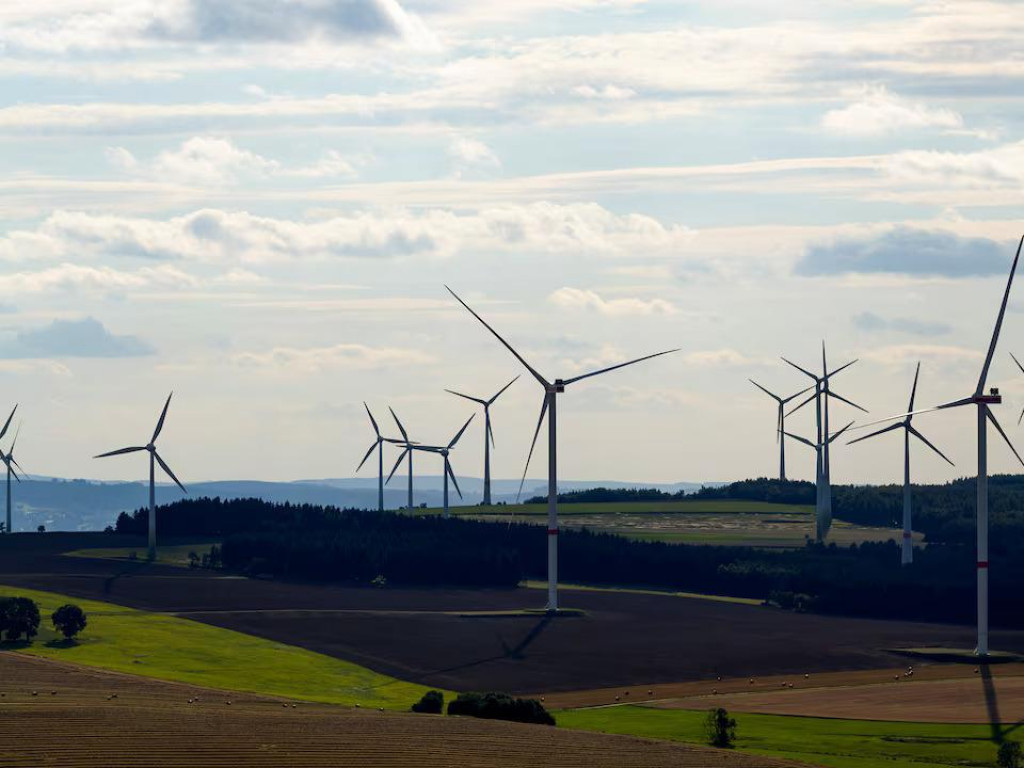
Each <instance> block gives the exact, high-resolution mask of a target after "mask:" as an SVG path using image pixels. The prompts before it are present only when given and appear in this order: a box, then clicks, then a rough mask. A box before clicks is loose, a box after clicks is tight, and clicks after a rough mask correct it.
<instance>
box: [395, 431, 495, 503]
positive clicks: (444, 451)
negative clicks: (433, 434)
mask: <svg viewBox="0 0 1024 768" xmlns="http://www.w3.org/2000/svg"><path fill="white" fill-rule="evenodd" d="M474 415H475V414H474ZM472 420H473V416H470V417H469V418H468V419H467V420H466V423H465V424H463V425H462V429H460V430H459V431H458V432H457V433H456V434H455V437H453V438H452V439H451V440H450V441H449V442H448V445H420V444H418V443H410V444H409V445H408V446H407V447H406V448H405V449H404V450H403V451H402V455H401V456H399V457H398V461H396V462H395V466H394V468H393V469H392V470H391V475H394V474H395V471H396V470H397V469H398V466H399V465H400V464H401V463H402V458H403V457H404V456H405V454H406V453H407V452H408V453H410V454H411V453H412V452H413V451H423V452H424V453H437V454H440V455H441V456H442V457H443V458H444V472H443V473H442V475H443V477H444V518H445V520H447V519H448V478H449V477H450V478H451V479H452V483H453V484H454V485H455V492H456V493H458V494H459V498H460V499H461V498H462V491H461V490H459V481H458V480H456V479H455V473H454V472H453V471H452V463H451V461H450V460H449V459H448V454H449V453H450V452H451V450H452V448H454V447H455V444H456V443H457V442H459V438H460V437H462V433H463V432H465V431H466V428H467V427H468V426H469V422H471V421H472ZM391 475H388V480H391Z"/></svg>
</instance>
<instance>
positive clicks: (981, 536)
mask: <svg viewBox="0 0 1024 768" xmlns="http://www.w3.org/2000/svg"><path fill="white" fill-rule="evenodd" d="M1021 246H1024V237H1022V238H1021V240H1020V243H1019V244H1018V245H1017V255H1016V256H1014V257H1013V264H1012V265H1011V267H1010V277H1009V279H1008V280H1007V281H1006V292H1005V293H1004V294H1003V302H1002V304H1000V306H999V314H998V315H997V316H996V325H995V328H994V329H993V331H992V339H991V341H989V345H988V354H987V355H986V356H985V363H984V365H982V367H981V376H979V377H978V385H977V386H976V387H975V388H974V393H973V394H972V395H969V396H968V397H965V398H963V399H961V400H954V401H953V402H950V403H943V404H942V405H937V406H935V407H934V408H925V409H923V410H920V411H915V413H928V412H931V411H944V410H947V409H949V408H959V407H960V406H963V405H973V406H975V407H976V408H977V409H978V417H977V423H978V499H977V505H978V506H977V509H978V522H977V525H978V531H977V535H978V538H977V541H978V544H977V546H978V554H977V560H978V568H977V573H978V646H977V648H975V653H976V654H977V655H978V656H988V424H989V422H992V426H993V427H995V428H996V431H997V432H998V433H999V435H1000V436H1001V437H1002V438H1003V440H1005V441H1006V444H1007V445H1008V446H1010V450H1011V451H1013V455H1014V456H1016V457H1017V461H1019V462H1020V463H1021V464H1022V465H1024V459H1022V458H1021V456H1020V454H1019V453H1017V449H1016V448H1014V447H1013V443H1011V442H1010V438H1009V437H1008V436H1007V435H1006V432H1004V431H1003V428H1002V426H1000V424H999V422H998V421H997V420H996V417H995V414H994V413H992V409H991V407H990V406H993V405H999V404H1000V403H1002V402H1003V398H1002V396H1001V395H1000V394H999V390H998V389H996V388H992V389H990V390H989V391H988V393H987V394H986V392H985V385H986V383H987V382H988V372H989V368H990V367H991V366H992V358H993V357H994V356H995V353H996V345H997V344H998V343H999V334H1000V332H1001V331H1002V329H1003V319H1004V318H1005V317H1006V305H1007V304H1008V303H1009V301H1010V289H1011V288H1012V287H1013V278H1014V275H1016V274H1017V263H1018V262H1019V261H1020V251H1021ZM909 415H910V414H907V413H903V414H900V415H898V416H890V417H889V418H888V419H882V421H890V420H891V419H902V418H905V417H906V416H909ZM872 423H873V424H879V423H881V422H877V421H876V422H872ZM864 426H865V427H867V426H871V424H865V425H864Z"/></svg>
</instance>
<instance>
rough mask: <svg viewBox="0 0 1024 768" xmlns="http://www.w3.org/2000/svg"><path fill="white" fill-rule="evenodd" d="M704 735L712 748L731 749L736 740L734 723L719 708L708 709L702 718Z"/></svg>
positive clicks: (726, 713) (727, 714)
mask: <svg viewBox="0 0 1024 768" xmlns="http://www.w3.org/2000/svg"><path fill="white" fill-rule="evenodd" d="M704 735H705V736H706V737H707V741H708V744H710V745H711V746H712V747H719V748H721V749H732V747H733V742H734V741H735V740H736V721H735V720H734V719H733V718H731V717H729V713H728V712H726V711H725V710H724V709H722V708H721V707H718V708H717V709H709V710H708V714H707V717H705V718H704Z"/></svg>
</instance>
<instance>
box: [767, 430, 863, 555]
mask: <svg viewBox="0 0 1024 768" xmlns="http://www.w3.org/2000/svg"><path fill="white" fill-rule="evenodd" d="M852 426H853V422H852V421H851V422H850V423H849V424H847V425H846V426H845V427H843V428H842V429H840V430H839V431H838V432H836V433H835V434H834V435H831V436H829V437H828V438H827V439H825V440H819V441H818V442H817V443H814V442H811V441H810V440H808V439H807V438H806V437H800V435H794V434H793V433H792V432H784V433H783V434H784V435H785V436H786V437H791V438H793V439H794V440H796V441H798V442H801V443H803V444H804V445H807V446H810V447H811V448H813V449H814V453H815V458H816V460H817V461H816V466H817V473H816V474H817V477H816V478H815V486H816V488H817V489H818V493H817V496H818V499H819V504H818V505H817V506H816V508H815V511H816V514H815V523H816V530H815V536H816V537H817V539H818V541H824V540H825V536H826V535H827V534H828V529H829V528H830V527H831V526H832V510H831V509H828V510H823V509H822V508H821V506H820V499H822V498H824V494H823V492H822V489H823V487H824V486H826V485H827V484H828V478H826V477H825V475H824V473H823V471H822V467H823V466H824V462H823V461H822V456H823V455H824V453H825V451H827V450H828V447H829V446H830V445H832V443H834V442H835V441H836V440H838V439H839V437H840V435H842V434H843V433H844V432H845V431H846V430H848V429H849V428H850V427H852Z"/></svg>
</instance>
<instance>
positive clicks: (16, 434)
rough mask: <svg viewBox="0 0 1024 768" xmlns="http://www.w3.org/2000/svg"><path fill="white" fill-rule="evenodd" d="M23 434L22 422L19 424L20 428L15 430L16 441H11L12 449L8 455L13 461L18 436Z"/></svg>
mask: <svg viewBox="0 0 1024 768" xmlns="http://www.w3.org/2000/svg"><path fill="white" fill-rule="evenodd" d="M20 434H21V422H20V421H19V422H18V428H17V429H15V430H14V439H13V440H11V447H10V448H9V449H8V450H7V455H8V456H10V457H11V458H12V459H13V458H14V446H16V445H17V444H18V435H20Z"/></svg>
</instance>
